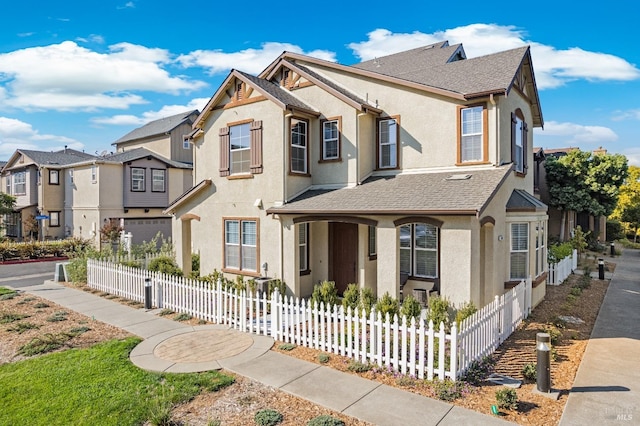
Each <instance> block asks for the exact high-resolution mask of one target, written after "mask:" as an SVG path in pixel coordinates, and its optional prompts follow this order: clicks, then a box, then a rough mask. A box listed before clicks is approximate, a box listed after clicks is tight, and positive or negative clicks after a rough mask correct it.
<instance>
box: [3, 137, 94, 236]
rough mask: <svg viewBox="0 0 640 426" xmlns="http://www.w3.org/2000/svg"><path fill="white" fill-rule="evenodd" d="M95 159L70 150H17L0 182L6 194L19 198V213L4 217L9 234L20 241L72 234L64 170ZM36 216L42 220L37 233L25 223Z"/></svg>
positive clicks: (7, 234) (16, 211) (83, 153)
mask: <svg viewBox="0 0 640 426" xmlns="http://www.w3.org/2000/svg"><path fill="white" fill-rule="evenodd" d="M91 158H94V156H93V155H91V154H87V153H85V152H80V151H77V150H74V149H69V148H65V149H63V150H61V151H55V152H47V151H34V150H26V149H18V150H16V151H15V152H14V153H13V155H12V156H11V158H10V159H9V161H7V163H6V164H5V165H4V167H3V168H2V178H1V182H0V186H1V187H2V191H3V192H5V193H7V194H10V195H13V196H15V197H16V207H15V212H14V213H13V214H8V215H5V216H4V218H3V223H4V226H5V229H4V233H5V235H6V236H7V237H10V238H14V239H17V240H22V239H23V238H27V237H36V236H37V237H39V238H40V239H47V238H65V237H68V236H69V235H71V234H70V230H69V229H68V228H66V227H65V226H64V224H65V223H66V220H67V218H66V217H65V209H64V193H65V185H64V184H65V182H64V179H63V175H64V170H65V168H66V167H67V166H68V165H69V164H72V163H76V162H78V161H85V160H88V159H91ZM36 217H39V218H41V219H39V221H38V228H37V230H35V231H34V230H31V231H30V232H29V231H27V230H26V229H25V224H27V223H29V222H30V221H32V220H33V219H34V218H36Z"/></svg>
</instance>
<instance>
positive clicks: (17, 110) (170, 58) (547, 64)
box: [0, 0, 640, 165]
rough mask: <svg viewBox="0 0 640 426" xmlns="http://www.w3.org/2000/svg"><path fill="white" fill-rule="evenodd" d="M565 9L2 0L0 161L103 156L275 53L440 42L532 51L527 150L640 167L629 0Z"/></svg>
mask: <svg viewBox="0 0 640 426" xmlns="http://www.w3.org/2000/svg"><path fill="white" fill-rule="evenodd" d="M563 3H565V2H559V1H554V2H551V1H546V0H545V1H538V2H534V3H517V2H515V3H514V2H506V1H505V2H502V1H493V2H491V5H490V6H489V4H488V3H486V2H485V3H483V2H480V3H478V2H468V1H466V0H462V1H458V2H453V3H451V2H427V1H415V2H412V1H405V2H391V3H390V2H380V1H372V2H367V3H366V6H364V5H365V3H362V2H348V1H333V0H327V1H324V2H318V3H309V2H275V3H274V2H270V3H265V2H255V3H254V2H251V1H249V2H242V3H233V2H225V3H223V2H215V1H211V0H208V1H203V0H195V1H190V2H177V1H168V0H132V1H127V0H115V1H111V0H83V1H76V0H65V1H61V0H57V1H52V0H47V1H45V0H40V1H30V0H24V1H22V2H11V3H8V4H6V5H3V6H2V9H3V11H2V14H1V15H0V159H5V160H6V159H8V157H9V156H10V155H11V154H12V153H13V152H14V150H15V149H16V148H26V149H40V150H55V149H61V148H63V147H64V146H65V145H67V146H69V147H73V148H76V149H80V150H85V151H87V152H90V153H95V152H102V151H104V150H112V149H113V147H112V146H111V143H112V142H114V141H115V140H116V139H118V138H119V137H121V136H122V135H124V134H126V133H127V132H129V131H130V130H132V129H134V128H136V127H139V126H141V125H143V124H144V123H146V122H148V121H151V120H155V119H157V118H161V117H163V116H168V115H172V114H175V113H179V112H182V111H186V110H189V109H200V108H202V107H204V105H205V103H206V101H207V100H208V99H209V98H210V97H211V96H212V95H213V93H214V92H215V90H216V89H217V87H218V85H219V84H220V83H221V82H222V80H223V79H224V78H225V77H226V75H227V74H228V72H229V70H230V69H231V68H237V69H240V70H244V71H247V72H250V73H253V74H257V73H259V72H260V71H261V70H262V69H263V68H264V67H266V66H267V65H268V64H269V63H270V62H271V61H273V60H274V59H275V58H276V57H277V56H278V55H279V54H280V53H282V51H284V50H288V51H294V52H299V53H304V54H308V55H312V56H317V57H320V58H323V59H328V60H334V61H337V62H339V63H342V64H346V65H350V64H353V63H356V62H360V61H362V60H367V59H372V58H373V57H379V56H383V55H385V54H389V53H393V52H397V51H401V50H406V49H410V48H413V47H417V46H421V45H426V44H429V43H433V42H436V41H440V40H449V42H450V43H451V44H454V43H463V45H464V48H465V51H466V53H467V56H468V57H474V56H481V55H484V54H488V53H492V52H495V51H501V50H507V49H511V48H515V47H519V46H522V45H530V46H531V49H532V57H533V64H534V69H535V73H536V80H537V83H538V88H539V91H540V99H541V104H542V111H543V116H544V120H545V128H544V130H541V129H536V130H535V135H534V144H535V145H536V146H542V147H543V148H558V147H566V146H577V147H580V148H581V149H583V150H592V149H596V148H598V147H600V146H602V147H604V148H606V149H607V150H608V151H609V152H615V153H621V154H625V155H626V156H627V157H628V158H629V162H630V164H635V165H640V138H639V137H638V133H639V132H638V129H640V49H638V47H637V42H638V41H639V40H638V37H637V36H634V34H636V29H635V28H636V26H637V25H636V24H637V23H636V22H635V21H636V20H637V17H638V16H640V4H639V3H637V2H635V1H627V0H622V1H618V2H609V3H608V4H607V5H606V7H597V8H595V7H584V6H581V7H575V6H570V5H567V6H564V5H563ZM567 3H568V2H567Z"/></svg>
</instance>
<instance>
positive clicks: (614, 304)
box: [560, 250, 640, 426]
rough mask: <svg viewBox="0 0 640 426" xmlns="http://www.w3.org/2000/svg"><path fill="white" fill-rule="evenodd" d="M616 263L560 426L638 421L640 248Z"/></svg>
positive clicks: (639, 413) (639, 396) (623, 256)
mask: <svg viewBox="0 0 640 426" xmlns="http://www.w3.org/2000/svg"><path fill="white" fill-rule="evenodd" d="M611 261H612V262H614V263H616V264H617V266H616V269H615V271H614V273H613V278H612V279H611V282H610V284H609V288H608V290H607V294H606V295H605V298H604V301H603V302H602V306H601V307H600V312H599V313H598V318H597V320H596V323H595V325H594V328H593V331H592V332H591V339H590V340H589V343H588V345H587V349H586V350H585V352H584V356H583V358H582V363H581V364H580V367H579V369H578V373H577V374H576V378H575V381H574V383H573V387H572V388H571V392H570V394H569V397H568V399H567V404H566V406H565V409H564V413H563V415H562V419H561V420H560V425H562V426H569V425H586V424H592V425H613V424H615V425H623V424H629V425H632V424H640V251H638V250H623V252H622V256H620V257H616V258H614V259H611Z"/></svg>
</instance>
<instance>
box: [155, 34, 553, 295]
mask: <svg viewBox="0 0 640 426" xmlns="http://www.w3.org/2000/svg"><path fill="white" fill-rule="evenodd" d="M542 125H543V118H542V112H541V108H540V101H539V97H538V91H537V88H536V83H535V77H534V71H533V65H532V62H531V54H530V50H529V48H528V47H522V48H518V49H513V50H509V51H505V52H500V53H496V54H492V55H487V56H482V57H478V58H473V59H466V55H465V52H464V49H463V47H462V45H460V44H457V45H449V44H448V43H447V42H440V43H435V44H432V45H429V46H425V47H421V48H418V49H412V50H409V51H406V52H400V53H397V54H393V55H389V56H385V57H381V58H376V59H375V60H371V61H367V62H362V63H359V64H355V65H352V66H347V65H341V64H337V63H333V62H328V61H324V60H320V59H316V58H312V57H309V56H305V55H301V54H297V53H290V52H284V53H283V54H281V55H280V56H279V57H278V58H276V59H275V60H274V61H273V62H272V63H271V65H269V66H268V67H267V68H266V69H265V70H264V71H263V72H262V73H261V74H260V75H259V76H253V75H249V74H246V73H244V72H241V71H238V70H232V71H231V72H230V73H229V75H228V76H227V78H226V79H225V80H224V82H223V83H222V85H221V86H220V87H219V88H218V90H217V91H216V92H215V94H214V95H213V97H212V98H211V100H210V101H209V103H208V104H207V106H206V108H205V109H204V110H203V112H202V113H201V114H200V115H199V117H198V118H197V120H196V121H195V123H194V133H193V142H194V147H195V152H194V156H195V157H194V164H195V167H194V186H193V187H192V188H191V189H190V190H189V191H188V192H186V193H185V194H183V195H182V196H180V197H179V198H177V199H176V200H175V201H173V202H172V203H171V205H170V206H169V207H168V208H167V210H166V211H167V212H168V213H171V214H172V215H173V216H174V220H173V236H174V241H175V243H176V246H177V248H178V250H177V252H178V260H179V262H180V263H181V266H182V267H183V269H185V270H189V268H190V257H191V253H194V252H199V253H200V254H201V258H200V259H201V273H202V274H207V273H210V272H212V271H213V270H214V269H215V270H219V271H223V272H224V273H225V274H226V275H227V276H228V277H229V278H233V277H234V276H236V275H243V276H245V277H261V276H268V277H275V278H280V279H282V280H284V281H285V282H286V284H287V286H288V292H289V293H290V294H294V295H296V296H300V297H306V296H309V295H311V293H312V291H313V287H314V285H315V284H317V283H319V282H321V281H323V280H332V281H335V282H336V286H337V288H338V289H339V292H340V293H342V292H343V291H344V289H345V288H346V286H347V285H348V284H349V283H356V284H357V285H358V286H360V287H368V288H371V289H373V291H374V292H375V293H376V294H377V295H378V296H381V295H382V294H384V293H385V292H389V293H390V294H391V295H392V296H395V297H401V295H403V294H409V293H414V290H415V293H414V294H416V295H418V296H422V295H433V294H440V295H441V296H443V297H446V298H448V299H449V300H451V301H452V302H453V303H455V304H460V303H463V302H466V301H473V302H474V303H475V304H476V305H477V306H484V305H485V304H486V303H488V302H490V301H492V300H493V298H494V297H495V296H496V295H499V294H502V293H503V292H504V291H505V289H507V288H510V287H511V286H513V285H515V284H516V283H517V282H519V280H521V279H524V278H527V277H532V279H533V282H534V284H533V285H534V290H533V303H534V305H535V304H536V303H538V302H539V301H540V300H541V299H542V298H543V297H544V294H545V279H546V241H547V234H546V229H547V207H546V205H544V204H543V203H542V202H540V201H539V200H538V199H537V198H535V197H534V195H533V173H531V171H530V169H529V167H530V165H531V164H532V162H533V150H532V146H533V131H532V129H533V128H534V127H542Z"/></svg>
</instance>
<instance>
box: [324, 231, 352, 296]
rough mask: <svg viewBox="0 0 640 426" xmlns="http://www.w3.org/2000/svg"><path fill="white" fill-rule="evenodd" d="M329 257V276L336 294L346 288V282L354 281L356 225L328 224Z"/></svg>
mask: <svg viewBox="0 0 640 426" xmlns="http://www.w3.org/2000/svg"><path fill="white" fill-rule="evenodd" d="M329 238H330V250H331V253H330V259H331V264H330V265H329V276H330V277H331V278H330V279H331V281H335V283H336V288H337V289H338V294H340V295H342V293H343V292H344V291H345V290H346V288H347V284H351V283H355V282H356V270H357V260H358V225H357V224H354V223H342V222H331V223H330V224H329Z"/></svg>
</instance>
